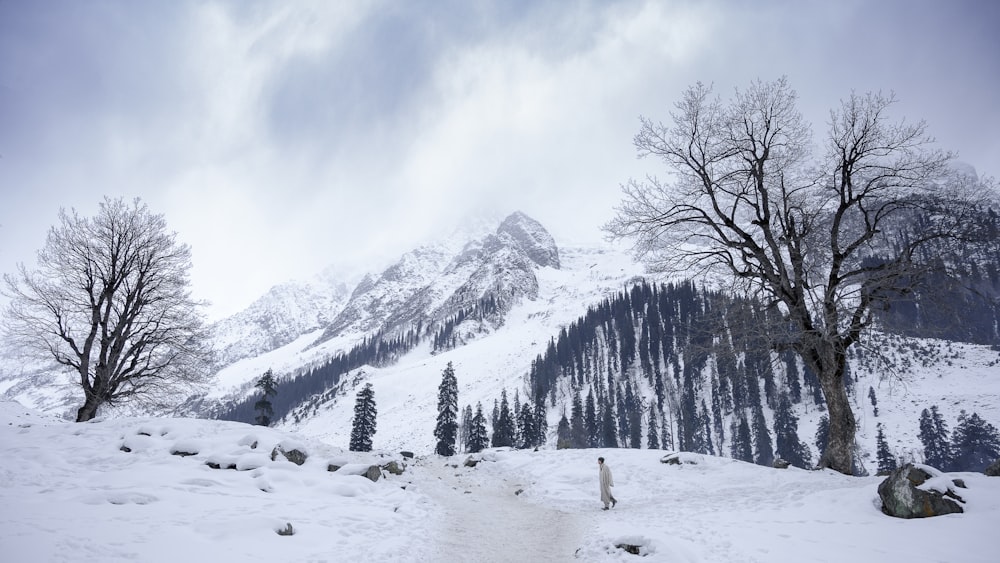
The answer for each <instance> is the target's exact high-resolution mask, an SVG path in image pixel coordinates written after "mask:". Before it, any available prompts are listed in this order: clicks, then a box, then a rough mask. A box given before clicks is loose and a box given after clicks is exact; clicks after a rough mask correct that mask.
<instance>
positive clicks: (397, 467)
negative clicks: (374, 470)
mask: <svg viewBox="0 0 1000 563" xmlns="http://www.w3.org/2000/svg"><path fill="white" fill-rule="evenodd" d="M382 469H385V470H386V471H388V472H389V473H392V474H393V475H402V474H403V471H405V470H406V466H405V465H403V464H401V463H399V462H398V461H396V460H392V461H390V462H389V463H387V464H385V465H383V466H382Z"/></svg>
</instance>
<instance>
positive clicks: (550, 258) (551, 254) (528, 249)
mask: <svg viewBox="0 0 1000 563" xmlns="http://www.w3.org/2000/svg"><path fill="white" fill-rule="evenodd" d="M497 234H498V235H500V236H503V235H507V236H509V237H510V238H511V239H512V240H513V241H514V243H515V244H516V245H517V247H518V248H520V249H521V250H522V251H523V252H524V253H525V254H527V255H528V257H529V258H531V260H532V261H533V262H534V263H536V264H538V265H539V266H543V267H544V266H548V267H551V268H556V269H559V249H558V248H557V247H556V242H555V239H553V238H552V235H550V234H549V232H548V231H546V230H545V227H543V226H542V225H541V223H539V222H538V221H535V220H534V219H532V218H531V217H528V216H527V215H525V214H524V213H521V212H517V213H513V214H511V215H510V216H509V217H507V218H506V219H504V221H503V223H501V224H500V228H498V229H497Z"/></svg>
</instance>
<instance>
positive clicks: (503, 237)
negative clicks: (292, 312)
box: [316, 213, 560, 344]
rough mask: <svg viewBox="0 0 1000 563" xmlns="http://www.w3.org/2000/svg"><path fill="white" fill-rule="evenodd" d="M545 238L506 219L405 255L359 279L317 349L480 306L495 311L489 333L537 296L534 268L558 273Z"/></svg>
mask: <svg viewBox="0 0 1000 563" xmlns="http://www.w3.org/2000/svg"><path fill="white" fill-rule="evenodd" d="M559 265H560V264H559V249H558V247H557V246H556V244H555V240H554V239H553V238H552V235H550V234H549V233H548V231H546V230H545V228H544V227H542V225H541V224H539V223H538V222H537V221H535V220H534V219H532V218H530V217H528V216H527V215H525V214H523V213H514V214H512V215H510V216H509V217H507V218H506V219H505V220H504V221H503V222H502V223H501V224H500V226H499V227H498V228H497V229H496V231H495V232H494V233H492V234H488V235H486V236H485V237H483V238H480V239H478V240H473V241H471V242H468V243H465V244H463V246H461V247H459V246H457V245H456V244H455V241H451V242H448V243H441V244H437V245H430V246H424V247H421V248H418V249H416V250H413V251H411V252H408V253H406V254H404V255H403V256H402V257H401V258H400V259H399V261H398V262H396V263H395V264H393V265H391V266H389V267H388V268H386V269H385V270H384V271H382V273H381V274H378V275H369V276H366V277H365V278H364V279H363V280H362V282H361V283H360V284H358V286H357V287H356V288H355V290H354V292H353V293H352V295H351V297H350V299H349V300H348V301H347V304H346V305H345V306H344V308H343V310H342V311H341V312H340V313H339V314H338V315H337V316H336V317H335V318H334V319H332V320H331V321H330V322H329V324H327V326H326V328H325V329H324V331H323V334H322V336H320V337H319V339H317V341H316V343H317V344H318V343H320V342H323V341H325V340H328V339H330V338H333V337H335V336H337V335H339V334H341V333H343V332H344V331H346V330H348V329H350V330H355V331H369V332H370V331H375V330H383V331H386V332H392V331H393V330H394V329H400V330H405V329H406V327H407V326H413V325H415V324H416V323H418V322H423V323H424V326H428V325H429V324H431V323H435V322H444V321H446V320H447V319H449V318H450V317H452V316H454V315H456V314H457V313H459V312H460V311H463V310H469V309H470V308H472V307H474V306H476V305H477V304H479V303H481V302H483V301H490V302H492V303H494V304H495V305H496V308H497V311H498V312H497V313H496V316H495V318H493V319H490V321H491V322H492V324H493V325H494V326H497V325H499V324H502V321H503V317H504V316H505V314H506V312H507V311H509V309H510V307H511V306H513V305H514V304H515V303H517V302H518V301H519V300H521V299H535V298H536V297H537V296H538V279H537V277H536V276H535V270H536V269H537V268H544V267H548V268H559Z"/></svg>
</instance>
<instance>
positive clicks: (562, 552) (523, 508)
mask: <svg viewBox="0 0 1000 563" xmlns="http://www.w3.org/2000/svg"><path fill="white" fill-rule="evenodd" d="M0 442H2V443H3V444H4V448H5V455H4V456H2V457H0V475H3V478H4V486H3V487H0V504H2V505H3V507H4V510H3V511H0V545H2V546H3V556H4V560H5V561H62V562H71V563H84V562H87V563H89V562H93V563H97V562H101V563H106V562H117V561H143V562H148V563H158V562H164V563H166V562H174V561H179V560H180V561H192V562H200V561H278V562H289V563H290V562H298V561H317V562H319V561H330V562H332V561H398V562H401V563H410V562H413V563H416V562H423V561H435V562H437V561H477V562H483V563H489V562H515V561H556V562H559V561H567V562H568V561H588V562H595V563H600V562H605V561H630V560H632V558H634V557H635V556H633V555H629V554H627V553H625V552H624V551H623V550H622V549H621V548H619V547H617V546H618V545H623V544H625V545H631V546H635V547H636V548H637V549H638V550H639V552H640V554H641V555H643V557H642V561H648V562H650V563H659V562H664V563H666V562H671V563H675V562H684V563H717V562H719V561H728V562H734V563H764V562H767V563H799V562H801V561H813V562H817V563H825V562H830V563H834V562H837V563H840V562H843V561H879V562H887V563H894V562H899V563H903V562H906V563H932V562H940V561H962V562H964V563H987V562H992V561H995V560H996V549H995V545H996V541H995V528H996V523H997V522H998V521H1000V478H996V477H986V476H984V475H982V474H975V473H957V474H952V475H951V476H952V477H959V478H962V479H963V480H964V481H965V483H966V485H967V487H968V488H967V489H963V490H962V495H963V498H964V499H965V501H966V504H965V513H963V514H951V515H948V516H942V517H937V518H929V519H921V520H898V519H894V518H891V517H888V516H885V515H884V514H882V513H881V511H880V509H879V500H878V496H877V487H878V483H879V482H880V481H881V478H877V477H848V476H844V475H840V474H837V473H834V472H830V471H802V470H798V469H794V468H791V469H785V470H778V469H771V468H766V467H760V466H755V465H750V464H747V463H742V462H735V461H731V460H728V459H722V458H715V457H708V456H699V455H695V454H684V455H683V456H682V459H684V460H685V461H687V462H693V463H685V464H683V465H680V466H676V465H665V464H663V463H660V458H661V456H662V455H663V454H664V452H662V451H655V450H654V451H651V450H603V449H588V450H558V451H557V450H542V451H538V452H532V451H505V450H499V451H489V452H486V453H485V454H483V455H482V459H483V461H481V462H480V463H479V464H478V465H477V466H476V467H474V468H473V467H464V466H463V465H462V461H463V460H464V457H465V456H454V457H452V458H442V457H440V456H437V455H428V456H417V458H416V459H415V460H413V461H412V462H409V464H408V465H407V467H406V469H405V471H404V473H403V474H402V475H391V474H388V473H387V474H385V475H384V478H381V479H379V481H377V482H374V483H373V482H371V481H369V480H368V479H366V478H364V477H361V476H359V475H354V474H352V473H353V472H354V471H353V469H354V468H356V467H365V466H367V465H368V464H371V463H381V462H384V461H385V459H386V458H379V457H377V456H376V455H374V454H358V453H353V452H344V451H342V450H340V449H338V448H336V447H334V446H330V445H328V444H324V443H321V442H318V441H316V440H312V439H309V438H306V437H303V436H301V435H300V434H298V433H290V432H287V431H283V430H277V429H271V428H262V427H257V426H247V425H244V424H239V423H231V422H219V421H207V420H194V419H172V418H120V419H113V420H112V419H97V420H95V421H92V422H90V423H82V424H76V423H68V422H62V421H57V420H54V419H53V418H51V417H48V416H45V415H41V414H39V413H37V412H31V411H28V410H26V409H24V408H23V407H21V406H20V405H18V404H16V403H9V402H6V403H0ZM278 444H282V445H284V446H285V447H286V449H287V448H290V447H298V448H301V449H302V450H304V451H305V452H306V453H307V454H308V456H309V457H308V459H307V460H306V461H305V463H304V464H303V465H301V466H299V465H295V464H294V463H291V462H288V461H286V460H284V459H282V458H281V457H280V456H279V457H277V458H276V459H275V460H271V458H270V455H269V452H270V451H271V448H272V447H273V446H275V445H278ZM123 447H124V448H126V449H128V450H130V451H125V449H123ZM172 452H185V453H190V454H192V455H187V456H180V455H175V454H173V453H172ZM598 456H604V457H605V458H606V459H607V463H608V464H609V466H610V468H611V470H612V472H613V475H614V481H615V485H616V486H615V488H614V493H615V496H616V498H617V499H618V501H619V502H618V504H617V506H616V507H615V508H614V509H612V510H610V511H607V512H605V511H602V510H600V507H601V504H600V501H599V493H598V486H597V463H596V458H597V457H598ZM209 462H211V463H219V462H224V463H230V462H231V463H234V464H236V466H237V469H236V470H232V469H212V468H211V467H210V466H209V465H207V464H208V463H209ZM330 464H336V465H340V466H342V467H344V470H341V471H337V472H330V471H328V468H329V465H330ZM288 525H291V527H292V531H293V532H294V534H293V535H289V536H282V535H279V534H278V533H277V532H278V530H283V529H286V527H287V526H288Z"/></svg>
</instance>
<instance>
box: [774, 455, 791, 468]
mask: <svg viewBox="0 0 1000 563" xmlns="http://www.w3.org/2000/svg"><path fill="white" fill-rule="evenodd" d="M789 465H791V464H790V463H788V462H787V461H785V460H783V459H781V458H780V457H776V458H774V462H772V463H771V467H773V468H775V469H788V466H789Z"/></svg>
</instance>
